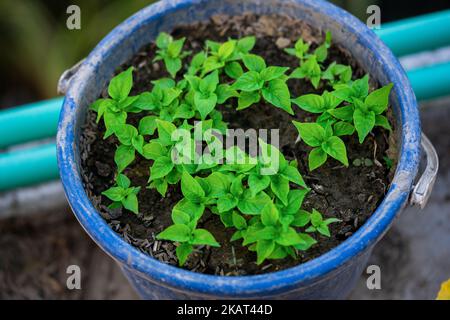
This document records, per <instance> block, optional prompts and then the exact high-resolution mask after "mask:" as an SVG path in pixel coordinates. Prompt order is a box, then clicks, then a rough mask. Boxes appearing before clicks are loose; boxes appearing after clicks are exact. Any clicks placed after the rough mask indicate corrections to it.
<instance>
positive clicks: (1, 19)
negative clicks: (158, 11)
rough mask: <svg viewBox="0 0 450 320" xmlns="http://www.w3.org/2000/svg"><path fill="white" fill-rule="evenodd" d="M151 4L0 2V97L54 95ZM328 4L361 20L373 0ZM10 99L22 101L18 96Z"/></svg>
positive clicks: (116, 0)
mask: <svg viewBox="0 0 450 320" xmlns="http://www.w3.org/2000/svg"><path fill="white" fill-rule="evenodd" d="M243 1H245V0H243ZM152 2H155V1H154V0H133V1H123V0H109V1H106V0H78V1H68V0H19V1H13V0H1V1H0V34H2V47H3V49H2V50H0V61H1V62H0V72H1V76H0V77H1V78H2V82H4V83H5V85H3V83H2V89H1V90H3V91H0V95H2V96H3V95H5V91H7V90H10V91H12V90H13V89H14V88H12V87H17V86H20V87H21V88H19V89H20V90H22V89H24V88H27V90H28V91H31V92H32V93H33V94H32V97H31V99H44V98H49V97H52V96H55V95H56V83H57V81H58V78H59V76H60V75H61V73H62V72H63V71H64V70H66V69H67V68H70V67H71V66H72V65H74V64H75V63H76V62H78V61H79V60H81V59H82V58H83V57H84V56H86V55H87V54H88V53H89V52H90V51H91V50H92V48H93V47H94V46H95V45H96V44H97V43H98V42H99V41H100V40H101V39H102V38H103V37H104V36H105V35H106V34H107V33H108V32H109V31H111V29H112V28H113V27H114V26H116V25H117V24H119V23H120V22H122V21H123V20H124V19H126V18H127V17H129V16H130V15H132V14H133V13H135V12H136V11H138V10H140V9H141V8H143V7H145V6H147V5H149V4H151V3H152ZM333 2H335V3H336V4H337V5H340V6H343V7H347V8H350V9H351V11H354V12H355V13H357V15H358V16H360V17H364V14H365V11H361V10H362V9H361V8H363V9H364V8H366V7H367V5H368V2H371V3H374V2H376V1H363V0H357V1H355V0H335V1H333ZM71 4H76V5H78V6H79V7H80V8H81V30H68V29H67V28H66V20H67V17H68V14H67V13H66V9H67V7H68V6H69V5H71ZM13 79H14V81H13ZM8 82H9V83H8ZM20 90H19V92H20ZM15 95H16V96H17V94H15ZM12 100H13V101H14V102H13V103H22V102H24V101H23V100H24V99H23V98H22V99H21V98H20V97H17V98H16V97H13V99H12ZM25 100H26V99H25Z"/></svg>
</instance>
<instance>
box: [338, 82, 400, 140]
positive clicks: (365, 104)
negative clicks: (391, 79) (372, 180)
mask: <svg viewBox="0 0 450 320" xmlns="http://www.w3.org/2000/svg"><path fill="white" fill-rule="evenodd" d="M392 86H393V85H392V84H388V85H386V86H384V87H382V88H380V89H377V90H374V91H373V92H371V93H370V94H369V93H368V92H369V84H368V76H365V77H364V78H362V79H360V80H356V81H355V82H353V83H352V84H350V85H340V86H338V87H337V88H336V90H335V91H334V92H333V94H334V95H335V96H336V97H338V98H340V99H342V100H345V101H346V102H347V103H349V104H348V105H346V106H344V107H341V108H336V109H334V110H333V111H331V112H330V114H331V115H332V116H333V117H335V118H337V119H339V120H342V121H345V122H348V123H352V124H353V125H354V127H355V129H356V131H357V133H358V139H359V143H363V142H364V139H365V138H366V137H367V135H368V134H369V133H370V132H371V131H372V130H373V128H374V127H375V126H381V127H383V128H385V129H387V130H392V129H391V126H390V124H389V121H388V119H387V118H386V116H384V115H383V113H385V111H386V110H387V107H388V105H389V94H390V92H391V89H392Z"/></svg>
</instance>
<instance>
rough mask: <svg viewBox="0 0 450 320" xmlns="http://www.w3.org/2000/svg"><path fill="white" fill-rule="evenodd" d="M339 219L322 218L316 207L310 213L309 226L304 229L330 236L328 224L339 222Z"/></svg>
mask: <svg viewBox="0 0 450 320" xmlns="http://www.w3.org/2000/svg"><path fill="white" fill-rule="evenodd" d="M340 221H341V220H339V219H336V218H328V219H325V220H323V217H322V214H321V213H320V212H319V211H317V210H316V209H313V210H312V213H311V226H310V227H308V228H307V229H306V232H319V233H320V234H322V235H324V236H326V237H330V236H331V235H330V230H329V228H328V225H330V224H331V223H333V222H340Z"/></svg>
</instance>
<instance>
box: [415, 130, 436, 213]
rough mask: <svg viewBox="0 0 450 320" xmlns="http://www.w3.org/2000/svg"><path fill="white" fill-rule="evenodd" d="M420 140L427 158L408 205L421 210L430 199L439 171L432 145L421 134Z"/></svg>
mask: <svg viewBox="0 0 450 320" xmlns="http://www.w3.org/2000/svg"><path fill="white" fill-rule="evenodd" d="M421 140H422V141H421V145H422V149H423V151H424V152H425V156H426V158H427V165H426V167H425V170H424V171H423V173H422V175H421V177H420V178H419V180H417V183H416V184H415V185H414V187H413V190H412V192H411V196H410V199H409V203H410V204H411V205H413V206H414V205H417V206H419V207H420V208H421V209H423V208H424V207H425V206H426V204H427V202H428V199H429V198H430V194H431V191H432V190H433V186H434V182H435V181H436V176H437V172H438V170H439V158H438V155H437V152H436V149H435V148H434V146H433V144H432V143H431V141H430V140H429V139H428V137H427V136H426V135H425V134H424V133H423V132H422V139H421Z"/></svg>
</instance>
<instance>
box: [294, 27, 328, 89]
mask: <svg viewBox="0 0 450 320" xmlns="http://www.w3.org/2000/svg"><path fill="white" fill-rule="evenodd" d="M330 46H331V33H330V32H327V33H326V35H325V41H324V43H323V44H321V45H320V46H319V47H317V48H316V49H315V50H314V52H313V53H308V51H309V48H310V45H309V44H306V43H304V42H303V40H302V39H299V40H298V41H297V42H296V44H295V47H294V48H288V49H285V51H286V52H287V53H288V54H290V55H293V56H295V57H297V58H298V59H299V61H300V67H298V68H296V69H295V70H294V71H292V73H291V74H290V75H289V78H290V79H308V80H309V81H310V82H311V84H312V85H313V87H314V88H315V89H317V88H318V87H319V85H320V80H321V79H322V77H323V76H322V69H323V63H324V61H325V60H326V59H327V57H328V48H329V47H330ZM326 76H329V73H328V74H327V75H326Z"/></svg>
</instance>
